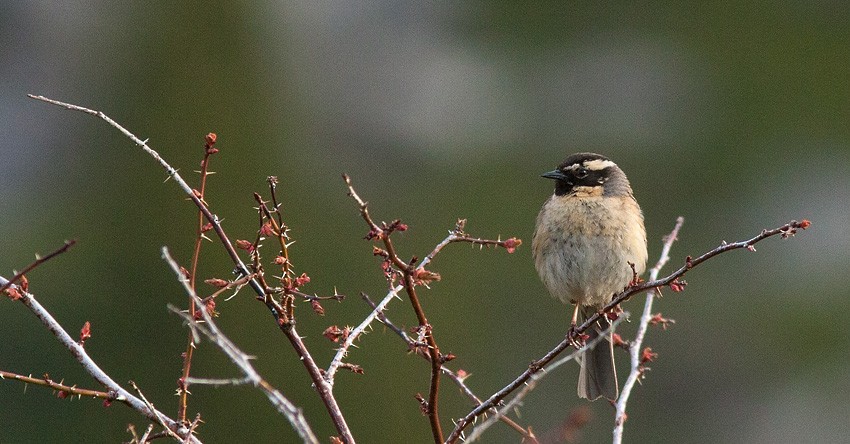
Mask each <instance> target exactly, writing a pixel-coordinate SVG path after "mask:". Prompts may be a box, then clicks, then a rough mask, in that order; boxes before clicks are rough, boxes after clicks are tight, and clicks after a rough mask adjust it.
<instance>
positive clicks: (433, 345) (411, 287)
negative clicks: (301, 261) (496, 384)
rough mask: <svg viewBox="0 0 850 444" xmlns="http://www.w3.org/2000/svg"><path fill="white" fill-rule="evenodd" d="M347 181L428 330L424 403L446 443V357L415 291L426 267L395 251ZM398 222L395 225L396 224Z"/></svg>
mask: <svg viewBox="0 0 850 444" xmlns="http://www.w3.org/2000/svg"><path fill="white" fill-rule="evenodd" d="M342 178H343V180H344V181H345V184H346V185H347V186H348V195H349V196H351V197H352V198H353V199H354V201H355V202H357V205H358V206H359V208H360V215H361V216H362V217H363V220H364V221H365V222H366V224H367V225H368V226H369V229H370V231H369V234H368V235H367V236H366V237H367V238H369V239H372V238H374V239H379V240H381V241H382V242H383V244H384V248H385V250H386V252H387V258H388V259H389V260H390V261H391V262H392V263H393V265H395V266H396V267H397V268H398V269H399V270H401V272H402V278H403V285H404V290H405V292H406V293H407V297H408V299H409V300H410V304H411V306H412V307H413V311H414V313H415V314H416V319H417V321H418V322H419V326H420V328H423V329H425V342H426V343H427V344H428V351H429V354H430V362H431V384H430V389H429V391H428V401H427V405H424V408H425V411H426V413H427V415H428V419H429V421H430V423H431V433H432V435H433V437H434V442H435V443H437V444H439V443H442V442H443V428H442V425H441V424H440V414H439V407H438V401H439V393H440V369H441V367H442V365H443V361H442V359H443V356H442V355H441V354H440V348H439V346H437V340H436V339H435V338H434V332H433V329H432V326H431V325H430V324H429V323H428V318H427V317H426V316H425V310H423V309H422V304H421V303H420V302H419V296H418V295H417V294H416V283H415V279H414V277H415V276H416V275H417V274H418V273H417V270H424V268H423V267H424V265H423V266H422V267H419V268H417V267H416V266H415V265H411V264H410V263H407V262H405V261H403V260H402V259H401V258H400V257H399V256H398V254H397V253H396V250H395V246H394V245H393V242H392V239H391V238H390V233H391V230H389V229H387V227H386V224H384V226H383V227H382V226H378V224H376V223H375V222H374V221H373V220H372V217H371V216H370V215H369V207H368V205H367V204H366V202H364V201H363V199H361V198H360V196H359V195H358V194H357V192H356V191H354V187H353V186H352V184H351V178H350V177H348V175H345V174H343V176H342ZM394 225H395V224H394Z"/></svg>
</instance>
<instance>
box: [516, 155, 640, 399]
mask: <svg viewBox="0 0 850 444" xmlns="http://www.w3.org/2000/svg"><path fill="white" fill-rule="evenodd" d="M543 177H546V178H549V179H554V180H555V193H554V195H552V197H550V198H549V200H547V201H546V203H545V204H543V208H542V209H541V210H540V214H539V215H538V216H537V227H536V229H535V231H534V239H533V241H532V255H533V256H534V265H535V267H536V268H537V273H538V274H540V279H541V280H542V281H543V284H544V285H545V286H546V289H548V290H549V293H551V294H552V296H554V297H556V298H558V299H560V300H561V301H563V302H564V303H567V302H569V303H572V304H575V310H574V311H573V315H572V324H571V325H572V326H573V327H574V326H575V325H576V323H577V322H578V315H579V312H581V314H582V319H586V318H587V317H589V316H591V315H593V313H595V312H596V311H598V310H600V309H601V308H602V307H603V306H605V304H607V303H609V302H611V298H612V297H613V296H614V294H616V293H617V292H619V291H621V290H623V288H625V287H626V286H627V285H628V284H629V282H631V280H632V277H633V271H632V267H631V265H630V263H631V264H634V271H635V272H637V274H638V275H640V274H641V273H643V272H644V270H645V269H646V255H647V253H646V230H645V229H644V226H643V213H642V212H641V209H640V206H639V205H638V203H637V201H636V200H635V198H634V195H633V194H632V188H631V186H630V185H629V180H628V179H627V178H626V175H625V174H624V173H623V171H622V170H621V169H620V168H619V167H618V166H617V164H615V163H614V162H612V161H611V160H609V159H608V158H606V157H604V156H601V155H599V154H593V153H578V154H573V155H571V156H570V157H567V160H565V161H564V162H563V163H562V164H561V165H560V166H558V169H556V170H554V171H550V172H548V173H545V174H543ZM609 325H610V323H609V322H608V320H607V319H606V318H605V317H600V320H599V322H597V324H596V325H595V326H594V328H591V329H589V330H587V331H586V332H585V333H586V334H588V335H589V336H590V339H588V341H589V340H592V339H593V338H595V337H597V336H599V335H600V334H602V333H603V332H604V331H605V330H606V329H607V328H608V327H609ZM607 334H609V336H608V341H607V344H605V343H603V344H599V345H598V346H597V347H595V348H594V349H593V350H590V351H587V352H585V353H584V354H583V355H582V356H581V358H580V359H579V362H580V363H581V370H580V371H579V380H578V396H579V397H581V398H587V399H589V400H591V401H592V400H595V399H598V398H600V397H605V398H607V399H609V400H612V401H613V400H615V399H617V395H618V393H619V387H618V385H617V372H616V367H615V366H614V344H613V343H612V342H611V337H610V332H608V333H607Z"/></svg>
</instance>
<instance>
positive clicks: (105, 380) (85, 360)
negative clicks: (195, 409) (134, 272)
mask: <svg viewBox="0 0 850 444" xmlns="http://www.w3.org/2000/svg"><path fill="white" fill-rule="evenodd" d="M10 282H11V281H8V280H6V279H5V278H3V277H0V285H3V286H6V285H7V284H10ZM11 289H15V290H16V291H17V292H18V294H19V296H20V298H19V299H18V300H20V301H21V303H23V304H24V305H25V306H26V307H27V308H28V309H29V310H30V311H32V312H33V314H35V316H36V317H37V318H38V319H39V320H40V321H41V323H42V324H43V325H44V326H45V327H46V328H47V330H48V331H50V332H51V333H53V335H54V336H56V338H57V339H58V340H59V342H60V343H61V344H62V345H63V346H64V347H65V348H67V349H68V351H70V352H71V354H72V355H73V356H74V358H75V359H76V360H77V362H79V363H80V365H81V366H82V367H83V369H84V370H85V371H86V372H87V373H88V374H89V375H91V376H92V377H93V378H94V379H95V380H96V381H97V382H99V383H100V384H101V385H103V386H104V387H105V388H106V389H107V393H110V394H111V395H112V399H113V400H115V401H118V402H121V403H124V404H126V405H127V406H129V407H130V408H132V409H133V410H135V411H137V412H139V413H141V414H142V415H143V416H145V417H146V418H148V419H149V420H151V421H154V422H156V423H157V424H160V423H161V424H164V425H165V427H167V428H168V430H169V431H170V433H175V434H177V435H178V436H180V438H181V440H183V441H184V442H189V443H193V444H200V442H201V441H200V440H199V439H198V438H197V437H195V436H193V435H191V433H190V432H189V429H187V428H185V427H183V426H182V425H181V423H179V422H177V421H175V420H173V419H171V418H169V417H167V416H165V414H163V413H162V412H159V411H157V410H156V409H152V408H150V407H149V406H148V404H147V403H145V402H144V401H142V400H141V399H139V398H138V397H136V396H134V395H133V394H132V393H130V392H128V391H127V390H125V389H124V388H123V387H121V386H120V385H118V383H116V382H115V381H114V380H113V379H112V378H111V377H110V376H109V375H107V374H106V372H104V371H103V370H102V369H101V368H100V367H99V366H98V365H97V363H95V362H94V360H93V359H92V358H91V357H90V356H89V355H88V352H86V350H85V348H83V346H82V345H80V344H79V343H78V342H77V341H75V340H74V339H73V338H72V337H71V335H70V334H68V332H67V331H65V329H64V328H62V326H61V325H60V324H59V322H57V321H56V319H55V318H54V317H53V315H51V314H50V312H49V311H47V309H45V308H44V306H42V305H41V304H40V303H39V302H38V301H37V300H36V299H35V296H33V295H32V294H30V293H28V292H26V291H24V290H23V289H21V288H20V287H18V286H15V285H10V286H9V287H8V290H11Z"/></svg>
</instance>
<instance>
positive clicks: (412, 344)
mask: <svg viewBox="0 0 850 444" xmlns="http://www.w3.org/2000/svg"><path fill="white" fill-rule="evenodd" d="M362 296H363V300H364V301H366V303H367V304H369V305H370V306H371V307H372V308H373V309H374V308H376V307H377V305H376V304H375V303H374V302H373V301H372V299H370V298H369V296H368V295H366V294H363V295H362ZM378 319H379V320H380V321H381V322H382V323H383V324H384V325H386V326H387V327H389V329H390V330H392V331H393V332H395V334H397V335H398V336H399V337H400V338H401V339H402V340H403V341H404V342H406V343H407V346H408V348H410V349H415V348H417V347H418V344H417V343H416V341H415V340H414V339H413V338H411V337H410V335H408V334H407V332H406V331H404V330H403V329H402V328H400V327H398V326H397V325H395V324H394V323H393V322H392V321H391V320H390V319H389V318H388V317H387V316H386V315H385V314H384V313H383V312H381V313H379V314H378ZM419 356H422V357H423V358H424V359H429V358H428V356H426V355H422V354H419ZM442 371H443V374H444V375H446V377H448V378H449V379H451V380H452V381H453V382H454V383H455V384H456V385H457V386H458V387H459V388H460V390H461V392H463V394H464V395H466V397H467V398H469V399H470V400H471V401H472V402H473V404H474V405H476V406H477V405H480V404H481V398H479V397H478V396H477V395H476V394H475V393H474V392H473V391H472V389H470V388H469V386H467V385H466V376H462V375H460V374H459V372H454V371H452V370H451V369H449V368H448V367H446V366H445V365H444V366H443V367H442ZM491 411H492V412H493V413H495V414H496V415H495V416H492V417H491V418H493V419H496V420H499V421H502V422H504V423H505V424H507V425H508V426H509V427H511V428H512V429H514V430H516V431H517V432H518V433H519V434H521V435H522V436H523V439H525V440H527V441H523V442H527V443H528V444H537V443H538V441H537V437H536V436H534V434H533V433H531V430H529V429H526V428H523V427H522V426H521V425H519V424H517V423H516V421H514V420H512V419H511V418H509V417H507V416H505V415H499V411H498V410H496V409H495V408H493V409H491ZM476 430H477V428H476Z"/></svg>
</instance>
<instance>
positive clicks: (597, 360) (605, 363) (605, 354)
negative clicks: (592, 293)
mask: <svg viewBox="0 0 850 444" xmlns="http://www.w3.org/2000/svg"><path fill="white" fill-rule="evenodd" d="M595 312H596V310H595V309H594V308H592V307H583V308H582V315H583V317H584V318H585V319H586V318H587V317H589V316H591V315H593V314H594V313H595ZM610 326H611V323H610V321H608V319H607V318H605V317H604V316H602V317H600V318H599V321H597V322H596V324H595V325H594V326H592V327H591V328H589V329H587V330H586V331H585V334H587V335H588V336H590V337H589V338H588V339H587V342H588V343H590V342H591V341H593V340H594V339H595V338H597V337H599V335H600V334H605V336H607V337H606V339H605V340H602V341H601V342H599V343H598V344H596V347H594V348H593V349H591V350H588V351H586V352H584V353H582V354H581V356H580V357H579V364H580V365H581V370H579V374H578V396H579V397H580V398H587V399H589V400H591V401H594V400H596V399H599V398H601V397H605V398H606V399H608V400H611V401H614V400H616V399H617V395H618V394H619V392H620V388H619V386H618V385H617V368H616V367H615V366H614V343H613V342H611V334H612V333H613V329H612V328H609V327H610Z"/></svg>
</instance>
